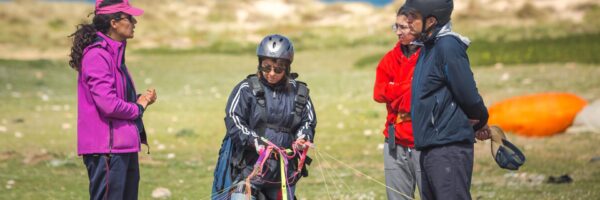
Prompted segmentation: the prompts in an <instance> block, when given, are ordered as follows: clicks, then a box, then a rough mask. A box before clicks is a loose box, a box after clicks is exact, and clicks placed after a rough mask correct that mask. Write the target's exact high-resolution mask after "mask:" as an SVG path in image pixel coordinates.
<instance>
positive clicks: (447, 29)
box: [435, 22, 471, 46]
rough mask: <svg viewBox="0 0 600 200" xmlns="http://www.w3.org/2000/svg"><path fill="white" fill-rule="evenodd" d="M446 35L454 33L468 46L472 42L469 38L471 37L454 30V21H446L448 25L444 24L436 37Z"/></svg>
mask: <svg viewBox="0 0 600 200" xmlns="http://www.w3.org/2000/svg"><path fill="white" fill-rule="evenodd" d="M446 35H452V36H454V37H457V38H458V39H460V41H462V42H463V43H464V44H465V45H466V46H469V44H471V40H469V38H467V37H465V36H462V35H460V34H458V33H456V32H454V31H452V22H448V23H446V25H444V26H442V28H441V29H440V30H439V32H438V33H437V35H436V36H435V38H436V39H437V38H440V37H443V36H446Z"/></svg>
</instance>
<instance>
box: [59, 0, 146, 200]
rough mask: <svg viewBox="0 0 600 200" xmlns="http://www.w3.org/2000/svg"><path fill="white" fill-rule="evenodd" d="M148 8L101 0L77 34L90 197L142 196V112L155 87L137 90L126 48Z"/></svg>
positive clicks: (75, 60)
mask: <svg viewBox="0 0 600 200" xmlns="http://www.w3.org/2000/svg"><path fill="white" fill-rule="evenodd" d="M143 12H144V11H143V10H141V9H138V8H135V7H132V6H131V5H130V4H129V2H128V1H127V0H104V1H102V0H97V1H96V9H95V12H94V13H95V16H94V19H93V22H92V23H91V24H81V25H79V26H78V28H77V31H75V33H73V34H72V35H71V37H73V47H72V48H71V60H70V62H69V65H71V67H72V68H73V69H75V70H77V72H78V79H77V94H78V97H77V113H78V115H77V153H78V154H79V155H83V162H84V164H85V166H86V168H87V172H88V177H89V193H90V199H137V198H138V185H139V180H140V171H139V163H138V152H139V151H140V143H144V144H148V143H147V139H146V132H145V130H144V124H143V123H142V114H143V113H144V110H145V109H146V108H147V106H149V105H150V104H152V103H153V102H154V101H155V100H156V93H155V91H154V90H148V91H146V93H145V94H143V95H137V94H136V91H135V87H134V84H133V79H132V78H131V76H130V74H129V72H128V70H127V66H126V65H125V47H126V44H127V39H131V38H133V34H134V31H133V30H134V28H135V24H136V23H137V20H136V19H135V18H134V17H133V16H139V15H141V14H142V13H143Z"/></svg>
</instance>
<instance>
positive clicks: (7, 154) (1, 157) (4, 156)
mask: <svg viewBox="0 0 600 200" xmlns="http://www.w3.org/2000/svg"><path fill="white" fill-rule="evenodd" d="M15 156H17V152H16V151H3V152H0V162H3V161H5V160H9V159H12V158H14V157H15Z"/></svg>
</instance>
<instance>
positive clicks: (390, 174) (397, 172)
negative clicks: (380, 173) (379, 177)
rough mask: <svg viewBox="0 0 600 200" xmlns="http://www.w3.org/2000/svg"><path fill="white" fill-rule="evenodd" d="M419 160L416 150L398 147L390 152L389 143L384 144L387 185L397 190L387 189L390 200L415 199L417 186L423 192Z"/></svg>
mask: <svg viewBox="0 0 600 200" xmlns="http://www.w3.org/2000/svg"><path fill="white" fill-rule="evenodd" d="M419 159H420V152H419V151H417V150H415V149H410V148H407V147H403V146H402V145H396V150H395V152H390V150H389V146H388V143H387V142H386V143H385V144H384V148H383V163H384V164H383V166H384V168H385V185H386V186H388V187H390V188H393V189H394V190H396V191H394V190H391V189H390V188H386V192H387V199H388V200H396V199H410V198H413V199H414V197H415V195H414V193H415V186H418V187H419V190H421V167H420V165H419ZM398 192H400V193H401V194H399V193H398ZM407 196H409V197H410V198H408V197H407Z"/></svg>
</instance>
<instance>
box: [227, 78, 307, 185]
mask: <svg viewBox="0 0 600 200" xmlns="http://www.w3.org/2000/svg"><path fill="white" fill-rule="evenodd" d="M260 84H261V85H262V88H263V90H264V99H265V102H266V104H265V105H266V109H265V111H266V112H265V113H264V114H265V116H262V115H263V113H262V112H261V109H260V108H259V105H258V102H257V101H258V99H257V97H256V96H255V95H254V94H253V90H252V87H251V85H250V83H249V81H248V79H245V80H243V81H241V82H240V83H238V84H237V86H236V87H235V88H234V89H233V91H232V92H231V95H230V96H229V100H228V101H227V107H226V109H225V112H226V116H225V125H226V128H227V136H226V137H229V138H230V139H231V140H232V142H233V144H234V148H235V149H236V150H235V151H234V152H233V153H234V154H237V155H234V157H239V156H242V157H243V158H240V159H241V160H239V161H241V162H239V164H237V165H238V167H240V168H245V169H243V170H242V173H241V175H242V177H238V178H244V177H246V176H247V175H248V174H249V172H250V171H248V170H251V169H252V166H253V165H254V162H256V158H257V157H258V154H257V153H256V150H255V140H257V141H259V143H260V139H259V138H258V137H261V136H262V137H265V138H266V139H268V140H269V141H271V142H272V143H274V144H275V145H277V146H279V147H283V148H291V146H292V144H293V142H294V141H295V140H296V139H298V138H304V139H306V140H307V141H310V142H312V141H313V139H314V135H315V127H316V125H317V119H316V115H315V111H314V107H313V104H312V101H311V100H310V97H307V103H306V105H305V107H304V109H303V111H302V112H301V113H300V115H299V116H300V118H301V120H300V123H298V124H293V121H294V114H293V113H292V112H293V111H294V102H295V101H294V98H295V97H296V93H297V91H298V84H301V83H299V82H296V81H295V80H293V79H290V80H289V81H288V82H287V84H285V85H283V86H282V87H272V86H269V85H268V84H265V83H264V81H260ZM265 120H266V121H265ZM266 124H269V126H267V127H266V128H264V132H261V131H260V130H261V129H260V128H259V126H263V127H264V125H266ZM277 127H281V128H282V129H288V131H286V130H282V129H278V128H277ZM233 163H234V165H236V162H235V161H234V162H233ZM275 164H276V163H275ZM290 164H291V163H290ZM290 167H294V166H290ZM276 168H278V167H276ZM273 170H275V169H273ZM275 172H277V171H275ZM277 177H279V176H278V174H277V173H275V174H273V177H272V178H273V179H276V178H277ZM265 178H268V176H267V177H265ZM271 181H279V180H271Z"/></svg>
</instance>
